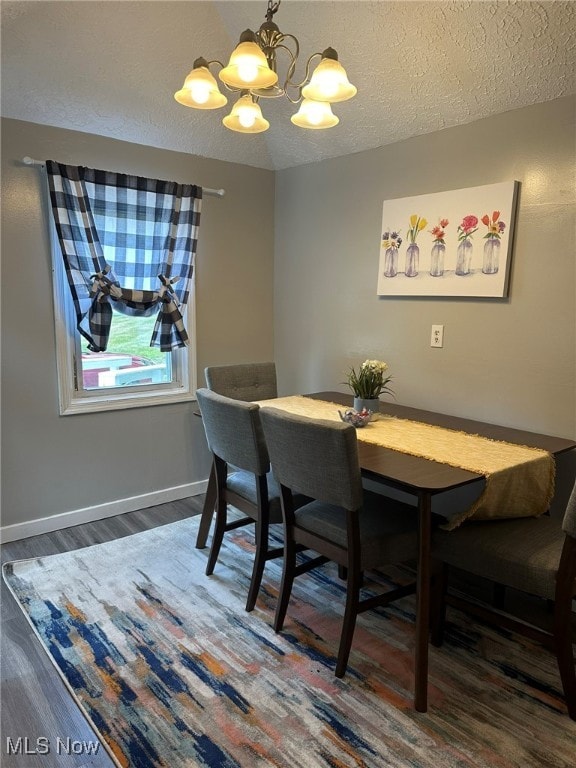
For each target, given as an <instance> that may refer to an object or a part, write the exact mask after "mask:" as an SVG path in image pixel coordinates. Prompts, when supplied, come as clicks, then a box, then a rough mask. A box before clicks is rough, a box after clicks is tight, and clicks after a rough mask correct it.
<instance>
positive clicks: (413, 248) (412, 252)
mask: <svg viewBox="0 0 576 768" xmlns="http://www.w3.org/2000/svg"><path fill="white" fill-rule="evenodd" d="M419 266H420V248H419V247H418V245H417V244H416V243H410V245H409V246H408V248H406V267H405V269H404V274H405V275H406V277H416V275H417V274H418V268H419Z"/></svg>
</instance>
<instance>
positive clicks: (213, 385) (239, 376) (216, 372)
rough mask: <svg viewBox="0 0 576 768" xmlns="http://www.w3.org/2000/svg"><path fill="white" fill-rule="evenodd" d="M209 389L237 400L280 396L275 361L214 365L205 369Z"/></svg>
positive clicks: (268, 398)
mask: <svg viewBox="0 0 576 768" xmlns="http://www.w3.org/2000/svg"><path fill="white" fill-rule="evenodd" d="M204 375H205V376H206V384H207V386H208V389H211V390H212V391H213V392H218V394H219V395H225V396H226V397H233V398H234V399H235V400H245V401H250V400H271V399H272V398H273V397H278V390H277V383H276V365H275V363H244V364H242V365H212V366H209V367H208V368H205V369H204Z"/></svg>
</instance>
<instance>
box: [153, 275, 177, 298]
mask: <svg viewBox="0 0 576 768" xmlns="http://www.w3.org/2000/svg"><path fill="white" fill-rule="evenodd" d="M158 280H160V282H161V283H162V285H161V286H160V290H159V291H158V298H159V299H160V301H174V300H175V299H176V294H175V293H174V289H173V288H172V286H173V285H174V283H177V282H178V280H180V278H179V277H172V278H171V279H169V278H167V277H166V276H165V275H158Z"/></svg>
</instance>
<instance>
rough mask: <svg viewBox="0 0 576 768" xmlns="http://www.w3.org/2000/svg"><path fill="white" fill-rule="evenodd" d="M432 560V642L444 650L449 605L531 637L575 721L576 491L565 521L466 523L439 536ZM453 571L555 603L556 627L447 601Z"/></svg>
mask: <svg viewBox="0 0 576 768" xmlns="http://www.w3.org/2000/svg"><path fill="white" fill-rule="evenodd" d="M432 554H433V557H434V558H435V560H436V561H437V563H441V564H442V566H441V568H439V569H437V575H436V577H435V585H434V587H433V609H432V642H433V643H434V645H438V646H439V645H441V644H442V639H443V634H444V624H445V615H446V602H447V600H448V601H449V603H450V604H451V605H454V606H456V607H458V608H459V609H461V610H464V611H468V612H471V613H473V614H475V615H479V616H480V618H482V619H484V620H486V621H488V622H490V623H494V624H496V625H500V626H503V627H505V628H506V629H509V630H512V631H516V632H519V633H521V634H525V635H528V636H529V637H531V638H533V639H535V640H537V641H539V642H541V643H543V644H544V645H546V646H547V647H550V648H551V649H552V650H553V651H554V652H555V653H556V658H557V661H558V668H559V670H560V678H561V680H562V685H563V688H564V696H565V698H566V704H567V707H568V714H569V715H570V717H571V718H572V720H576V675H575V671H574V655H573V648H572V645H573V642H572V641H573V629H572V628H573V616H572V600H573V598H574V596H575V595H576V485H575V486H574V489H573V490H572V494H571V496H570V499H569V501H568V505H567V507H566V511H565V514H564V517H563V519H560V518H556V517H550V516H547V515H544V516H542V517H539V518H524V519H520V520H518V519H515V520H498V521H495V522H475V523H465V524H464V525H462V527H460V528H457V529H456V530H455V531H451V532H449V533H446V532H443V531H436V532H435V534H434V536H433V539H432ZM448 566H453V567H455V568H458V569H461V570H463V571H467V572H468V573H473V574H475V575H476V576H481V577H484V578H486V579H489V580H490V581H493V582H495V583H497V584H502V585H504V586H506V587H512V588H513V589H517V590H520V591H522V592H526V593H529V594H531V595H536V596H538V597H541V598H544V599H545V600H548V601H553V604H554V618H553V627H552V629H551V630H550V631H546V630H544V629H542V628H540V627H535V626H532V625H531V624H527V623H525V622H524V621H518V619H517V618H515V617H513V616H511V615H510V614H507V613H504V612H503V611H501V610H496V609H494V608H492V607H489V606H487V605H486V606H484V605H479V604H476V603H471V602H470V601H468V600H466V599H464V598H463V597H459V596H457V595H450V596H448V597H447V589H446V588H447V582H448Z"/></svg>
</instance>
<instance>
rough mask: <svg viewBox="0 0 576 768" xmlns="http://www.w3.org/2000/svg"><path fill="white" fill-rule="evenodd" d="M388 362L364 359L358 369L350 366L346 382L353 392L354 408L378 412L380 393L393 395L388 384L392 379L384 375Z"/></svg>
mask: <svg viewBox="0 0 576 768" xmlns="http://www.w3.org/2000/svg"><path fill="white" fill-rule="evenodd" d="M387 370H388V364H387V363H385V362H383V361H382V360H364V362H363V363H362V365H361V366H360V368H359V369H358V370H356V369H355V368H351V369H350V372H349V374H348V378H347V380H346V384H347V385H348V386H349V387H350V389H351V390H352V393H353V394H354V409H355V410H356V411H362V410H364V409H365V410H368V411H372V412H374V413H378V411H379V410H380V400H379V397H380V395H383V394H389V395H394V392H393V390H392V389H391V388H390V387H389V386H388V383H389V382H390V381H391V380H392V377H391V376H387V375H386V371H387Z"/></svg>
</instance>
